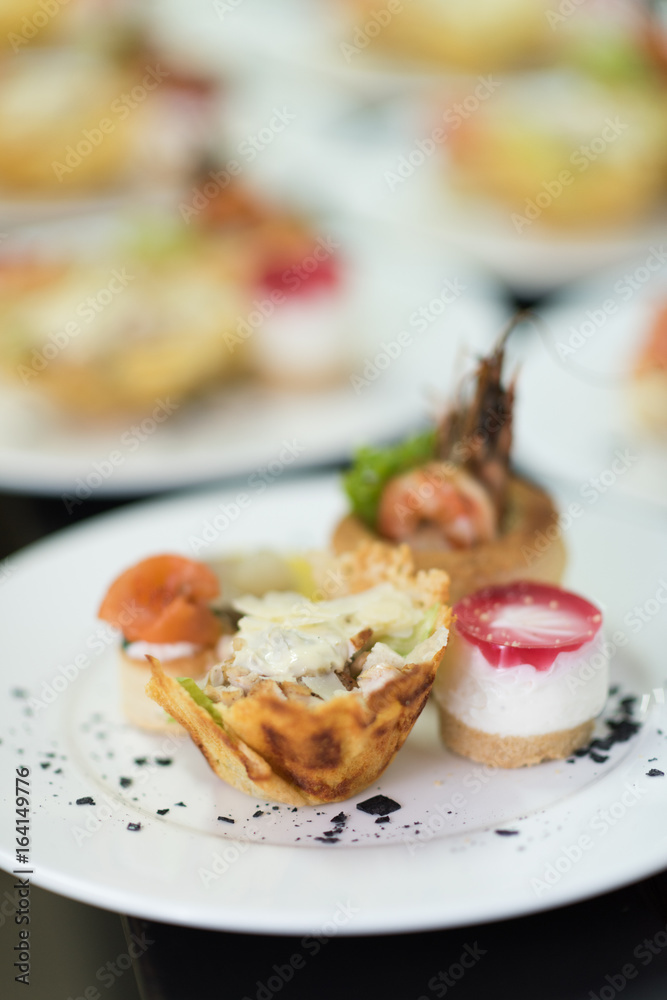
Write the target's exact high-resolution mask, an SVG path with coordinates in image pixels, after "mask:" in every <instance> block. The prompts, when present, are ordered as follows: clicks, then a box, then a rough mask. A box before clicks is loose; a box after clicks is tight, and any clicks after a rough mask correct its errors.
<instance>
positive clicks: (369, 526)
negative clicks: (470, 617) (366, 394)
mask: <svg viewBox="0 0 667 1000" xmlns="http://www.w3.org/2000/svg"><path fill="white" fill-rule="evenodd" d="M508 332H509V331H508ZM506 336H507V334H505V335H503V337H502V338H501V340H500V342H499V344H498V346H497V347H496V349H495V350H494V352H493V353H492V354H491V356H490V357H488V358H486V359H483V360H482V361H481V362H480V364H479V367H478V369H477V371H476V372H475V373H474V376H473V378H472V386H471V385H470V384H467V385H466V384H464V385H463V386H462V388H461V392H460V394H459V400H458V402H457V404H456V406H455V407H454V409H453V410H452V411H451V412H450V413H449V414H448V415H446V416H445V418H444V419H443V420H442V421H441V422H440V424H439V426H437V427H436V428H435V429H433V430H430V431H426V432H425V433H423V434H420V435H418V436H417V437H414V438H411V439H409V440H407V441H404V442H402V443H401V444H398V445H396V446H394V447H388V448H380V449H375V448H362V449H361V450H360V451H359V453H358V454H357V456H356V460H355V462H354V464H353V466H352V468H351V469H350V471H349V472H348V473H347V474H346V476H345V481H344V483H345V491H346V493H347V495H348V497H349V499H350V501H351V503H352V512H351V513H350V514H348V515H347V516H346V517H345V518H343V520H342V521H341V522H340V523H339V524H338V526H337V527H336V529H335V532H334V536H333V548H334V551H335V552H337V553H341V552H348V551H353V550H354V549H355V548H356V547H357V546H358V545H360V544H362V543H364V542H367V541H368V540H370V539H376V540H377V539H383V540H385V541H391V542H395V543H405V544H407V545H409V546H410V549H411V551H412V553H413V557H414V560H415V565H416V566H417V567H418V568H420V569H426V568H430V567H438V568H440V569H444V570H446V571H447V573H448V574H449V576H450V578H451V598H452V600H453V601H457V600H459V599H460V598H461V597H463V596H464V595H466V594H470V593H472V592H473V591H475V590H478V589H480V587H483V586H487V585H489V584H492V583H500V582H507V581H510V580H517V579H521V578H523V577H528V578H530V579H533V580H543V581H546V582H552V583H556V582H558V581H559V580H560V578H561V576H562V573H563V569H564V565H565V548H564V545H563V542H562V538H561V532H560V531H558V530H554V528H556V529H557V517H558V515H557V511H556V508H555V507H554V504H553V502H552V500H551V498H550V497H549V495H548V494H547V493H545V491H544V490H542V489H541V488H540V487H539V486H536V485H535V484H534V483H531V482H528V480H526V479H524V478H522V477H520V476H518V475H516V474H515V473H513V472H512V470H511V467H510V449H511V444H512V412H513V404H514V385H513V384H511V385H510V386H509V387H508V388H504V387H503V385H502V366H503V359H504V353H505V340H506ZM471 389H472V391H470V390H471ZM466 390H468V391H466ZM544 535H546V536H547V537H548V538H551V537H553V541H551V542H550V543H549V544H548V545H546V546H539V547H538V546H537V545H536V543H537V540H538V539H539V538H542V537H543V536H544Z"/></svg>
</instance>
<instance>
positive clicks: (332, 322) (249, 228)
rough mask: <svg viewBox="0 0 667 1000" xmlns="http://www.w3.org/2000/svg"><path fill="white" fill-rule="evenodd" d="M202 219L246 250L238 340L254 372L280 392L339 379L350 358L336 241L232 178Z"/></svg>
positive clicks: (343, 272) (345, 280) (344, 273)
mask: <svg viewBox="0 0 667 1000" xmlns="http://www.w3.org/2000/svg"><path fill="white" fill-rule="evenodd" d="M209 175H210V176H215V172H209ZM201 224H202V225H205V226H210V227H212V228H214V229H216V230H218V231H220V230H222V231H224V232H230V231H232V232H234V233H235V236H236V239H238V240H240V241H241V242H243V243H245V244H246V245H247V246H248V248H249V250H250V256H251V258H252V260H253V262H254V268H255V288H254V292H255V294H254V296H253V302H252V308H251V309H250V310H249V311H248V314H247V316H245V317H242V318H241V320H240V321H239V323H238V324H237V339H238V341H239V343H245V342H247V345H248V351H249V363H250V365H251V367H252V370H253V372H254V373H255V374H256V375H258V376H259V377H260V378H262V379H263V380H264V381H265V382H267V383H268V384H270V385H272V386H277V387H280V388H286V389H299V390H301V389H306V390H317V389H320V388H322V387H323V386H327V385H329V384H332V383H336V382H338V381H340V380H342V379H343V378H344V377H345V376H346V375H347V374H348V373H349V370H350V368H351V365H352V357H351V346H350V345H351V337H350V329H349V328H350V322H351V317H350V315H349V306H348V295H347V293H348V290H349V273H348V269H347V267H346V263H345V260H344V257H343V256H342V254H341V253H340V251H339V241H338V240H336V239H334V238H332V237H330V236H321V235H318V234H317V232H316V231H315V229H314V227H313V226H312V225H311V224H310V223H309V222H308V221H306V220H305V219H303V218H301V217H299V216H298V215H296V214H295V213H293V212H289V211H286V210H285V209H282V208H279V207H276V206H273V205H269V204H268V203H264V202H263V201H262V200H261V199H259V198H258V197H257V196H256V195H255V194H254V193H251V192H250V191H249V189H248V188H246V187H244V186H243V185H242V184H241V183H240V182H238V181H230V182H228V183H227V184H226V185H225V187H224V189H221V190H219V191H218V193H217V194H216V195H215V196H214V197H212V198H210V199H209V200H208V202H207V204H206V206H205V209H204V211H203V213H202V216H201Z"/></svg>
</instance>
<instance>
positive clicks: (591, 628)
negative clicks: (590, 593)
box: [453, 580, 602, 670]
mask: <svg viewBox="0 0 667 1000" xmlns="http://www.w3.org/2000/svg"><path fill="white" fill-rule="evenodd" d="M453 611H454V614H455V616H456V630H457V632H458V634H459V635H460V636H461V637H462V638H464V639H466V640H467V641H468V642H470V643H472V644H473V645H474V646H477V647H478V649H480V650H481V652H482V655H483V656H484V658H485V660H486V661H487V662H488V663H490V664H491V666H492V667H516V666H518V665H519V664H521V663H528V664H530V665H531V666H533V667H535V668H536V669H537V670H548V669H549V667H550V666H551V665H552V663H553V662H554V660H555V659H556V657H557V656H558V654H559V653H564V652H568V653H569V652H574V651H575V650H577V649H580V648H581V647H582V646H584V645H585V644H586V643H589V642H592V640H593V639H594V638H595V636H596V635H597V633H598V632H599V630H600V626H601V624H602V614H601V612H600V609H599V608H596V607H595V605H594V604H591V603H590V601H587V600H585V599H584V598H583V597H579V595H578V594H573V593H572V592H571V591H569V590H561V588H560V587H551V586H548V585H546V584H541V583H532V582H530V581H528V580H520V581H518V582H517V583H509V584H505V585H501V586H497V587H486V588H485V589H484V590H478V591H477V593H476V594H471V595H469V596H468V597H464V598H462V599H461V600H460V601H459V602H458V603H457V604H455V605H454V608H453Z"/></svg>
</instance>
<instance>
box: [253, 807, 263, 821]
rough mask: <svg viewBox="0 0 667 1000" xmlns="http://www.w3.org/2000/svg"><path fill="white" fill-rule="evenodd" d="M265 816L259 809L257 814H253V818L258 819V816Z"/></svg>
mask: <svg viewBox="0 0 667 1000" xmlns="http://www.w3.org/2000/svg"><path fill="white" fill-rule="evenodd" d="M263 815H264V813H263V811H262V810H261V809H258V810H257V812H254V813H253V814H252V818H253V819H257V817H258V816H263Z"/></svg>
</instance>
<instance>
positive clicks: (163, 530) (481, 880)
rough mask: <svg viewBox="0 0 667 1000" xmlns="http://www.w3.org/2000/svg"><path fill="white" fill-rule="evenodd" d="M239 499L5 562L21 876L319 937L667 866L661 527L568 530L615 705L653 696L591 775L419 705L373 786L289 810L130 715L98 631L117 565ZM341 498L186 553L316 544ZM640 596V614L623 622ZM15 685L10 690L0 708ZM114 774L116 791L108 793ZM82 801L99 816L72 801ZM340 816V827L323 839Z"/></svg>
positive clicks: (9, 860) (134, 905) (140, 518)
mask: <svg viewBox="0 0 667 1000" xmlns="http://www.w3.org/2000/svg"><path fill="white" fill-rule="evenodd" d="M236 499H237V497H236V495H235V494H234V493H231V492H226V493H224V492H218V491H206V492H201V493H198V494H195V495H192V496H186V497H181V498H175V499H174V498H172V499H170V500H168V501H164V500H163V501H160V502H157V503H155V502H153V503H151V504H145V505H140V506H137V507H134V508H131V509H127V508H126V509H124V510H123V511H120V512H115V513H114V514H112V515H107V516H104V517H101V518H97V519H95V520H94V521H91V522H89V523H87V524H84V525H80V526H77V527H76V528H74V529H71V530H69V531H67V532H65V533H61V534H60V535H57V536H55V537H53V538H51V539H48V540H46V541H44V542H41V543H40V544H38V545H36V546H34V547H33V548H32V549H30V550H27V551H26V552H25V553H23V554H22V555H19V556H17V557H16V558H15V559H14V560H13V561H12V563H11V564H10V566H9V568H8V575H7V576H6V579H5V582H4V583H3V587H2V590H3V602H2V611H1V612H0V627H1V628H2V635H3V641H4V658H5V659H4V662H5V663H6V664H7V665H11V666H7V667H6V668H5V681H4V690H3V697H2V698H0V727H1V730H2V734H3V742H2V744H1V745H0V760H1V761H2V764H3V769H2V773H3V775H4V780H3V783H2V797H3V800H4V807H3V811H2V817H3V818H2V825H1V830H2V833H1V835H0V860H1V862H2V865H3V867H6V868H8V869H10V870H14V869H15V868H17V867H23V866H22V865H19V866H17V865H16V863H15V851H16V844H15V840H14V809H13V791H14V789H13V784H14V782H13V774H14V769H15V768H16V767H18V766H21V765H27V766H28V767H30V768H31V778H30V780H31V803H32V815H31V833H30V836H31V847H30V853H29V857H30V865H29V868H30V870H31V872H32V874H31V875H30V877H31V879H32V880H33V881H34V882H35V883H36V884H39V885H42V886H45V887H46V888H49V889H52V890H54V891H56V892H59V893H62V894H64V895H68V896H73V897H75V898H78V899H81V900H84V901H86V902H89V903H92V904H96V905H100V906H103V907H107V908H109V909H112V910H119V911H123V912H128V913H135V914H140V915H143V916H147V917H153V918H155V919H158V920H163V921H164V920H167V921H173V922H176V923H180V924H189V925H195V926H200V927H210V928H219V929H227V930H239V931H255V932H268V933H272V932H273V933H294V934H297V933H298V934H301V933H306V934H307V933H313V932H319V933H325V934H328V935H329V936H331V934H332V933H337V932H340V933H345V934H362V933H374V932H389V931H412V930H418V929H427V928H436V927H446V926H453V925H459V924H464V923H467V922H472V921H480V920H489V919H494V918H501V917H509V916H514V915H518V914H521V913H527V912H530V911H536V910H540V909H544V908H548V907H552V906H558V905H562V904H564V903H568V902H571V901H574V900H577V899H581V898H583V897H586V896H590V895H593V894H595V893H599V892H603V891H605V890H608V889H612V888H614V887H616V886H619V885H621V884H623V883H626V882H629V881H631V880H633V879H637V878H640V877H642V876H645V875H648V874H650V873H652V872H654V871H656V870H658V869H659V868H661V867H663V866H664V865H665V864H666V863H667V779H664V778H661V777H647V776H646V774H647V772H648V771H649V769H650V768H652V767H655V768H658V769H660V770H667V768H665V764H666V763H667V736H666V735H665V734H666V733H667V725H665V720H664V716H665V706H664V690H663V688H662V687H661V685H662V683H663V681H664V661H663V655H662V654H663V649H664V630H663V633H662V639H661V632H660V629H661V627H662V620H663V619H664V610H663V608H662V605H659V598H656V597H655V596H654V595H655V594H656V593H657V592H660V593H661V594H662V590H661V586H662V585H661V584H660V583H659V580H660V579H661V574H664V565H665V559H666V557H667V543H666V541H665V538H664V537H663V536H662V535H660V534H658V532H657V531H656V530H653V529H652V528H651V526H650V525H648V524H646V523H644V524H643V525H642V526H638V525H634V524H632V523H628V522H626V521H624V520H623V519H620V518H615V517H613V516H611V515H610V514H609V513H605V512H604V511H603V510H602V509H599V510H596V511H595V512H590V513H589V514H588V515H587V516H586V517H585V518H583V519H580V520H579V521H577V522H575V524H574V526H573V528H572V529H571V531H570V532H569V533H568V537H567V543H568V547H569V548H570V550H571V552H572V553H573V559H572V564H571V570H570V582H571V584H572V585H575V586H576V587H577V588H578V589H579V590H581V591H582V592H584V593H585V594H588V595H590V596H592V597H594V598H595V599H597V600H598V601H599V602H601V604H602V606H603V607H604V609H605V613H606V616H607V622H608V628H609V631H610V632H611V633H614V632H618V631H623V632H624V633H625V634H626V635H627V636H628V638H629V642H628V644H627V645H626V646H625V647H624V648H622V649H620V650H619V652H618V653H617V654H616V655H615V656H614V658H613V664H612V666H613V674H614V681H615V683H619V684H621V685H622V692H621V693H620V694H618V695H616V696H615V699H614V704H615V703H616V701H617V700H618V699H619V698H620V697H622V696H623V694H630V693H632V694H636V695H638V696H639V698H640V699H642V698H643V700H644V702H645V705H646V706H648V708H647V711H646V712H645V713H644V716H643V717H644V719H645V721H644V725H643V728H642V730H641V731H640V733H639V735H637V736H635V737H633V738H632V739H631V740H629V741H628V742H626V743H621V744H617V745H616V746H615V747H613V748H612V750H611V751H610V754H609V758H608V760H607V761H606V762H605V763H601V764H600V763H598V764H596V763H594V762H593V761H592V760H591V759H589V758H579V759H577V760H576V762H575V763H573V764H568V763H565V762H555V763H550V764H544V765H540V766H539V767H534V768H529V769H525V770H521V771H497V772H492V771H490V770H486V769H484V768H480V767H479V766H477V765H474V764H471V763H470V762H468V761H465V760H463V759H462V758H456V757H454V756H453V755H452V754H450V753H448V752H447V751H445V750H444V749H443V748H442V746H441V745H440V743H439V741H438V739H437V734H436V727H435V720H434V718H433V714H432V712H431V710H430V709H428V710H427V711H426V712H425V713H424V715H423V716H422V718H421V719H420V720H419V723H418V725H417V727H416V729H415V730H414V732H413V733H412V734H411V736H410V737H409V739H408V741H407V743H406V746H405V747H404V748H403V750H402V751H401V753H400V754H399V755H398V757H397V759H396V760H395V761H394V763H393V764H392V765H391V766H390V767H389V769H388V770H387V771H386V773H385V774H384V775H383V776H382V778H381V780H380V781H379V782H378V783H377V784H376V785H374V786H373V787H371V788H369V789H368V790H367V791H366V792H365V793H363V794H361V795H359V796H357V797H356V798H355V799H352V800H350V801H347V802H344V803H338V804H336V805H330V806H322V807H304V808H301V809H299V810H298V811H297V812H296V813H294V812H293V811H291V810H290V809H289V808H288V807H285V806H281V807H279V808H277V809H274V808H273V807H272V805H271V804H270V803H264V802H261V801H256V800H254V799H251V798H248V797H246V796H244V795H243V794H242V793H240V792H237V791H235V790H234V789H231V788H228V787H227V786H226V785H224V784H223V783H222V782H220V781H219V780H218V779H217V778H216V777H215V776H214V775H213V774H212V772H211V771H210V770H209V769H208V767H207V765H206V763H205V762H204V760H203V759H202V757H201V756H200V754H199V752H198V751H197V750H196V749H195V747H194V746H193V745H192V744H191V743H189V742H188V741H187V740H185V739H184V740H183V741H180V740H176V739H174V738H172V737H159V736H148V735H145V734H142V733H139V732H137V731H134V730H133V729H132V728H131V727H129V726H127V725H125V724H124V723H123V721H122V719H121V717H120V715H119V710H118V705H117V693H116V690H115V665H114V655H113V654H114V651H113V646H112V643H113V640H112V639H111V636H110V633H109V631H107V630H105V629H104V628H101V626H100V625H99V623H96V621H95V611H96V608H97V605H98V602H99V600H100V597H101V595H102V594H103V592H104V591H105V589H106V587H107V585H108V583H109V581H110V580H111V579H112V578H113V577H114V576H115V575H116V574H117V573H118V571H119V570H120V569H121V568H123V567H125V566H127V565H128V564H130V563H132V562H134V561H136V560H138V559H139V558H141V557H143V556H146V555H148V554H150V553H155V552H156V551H160V550H165V549H171V550H176V551H182V552H184V553H190V552H191V551H192V544H193V542H192V540H193V538H195V536H196V537H201V534H202V531H203V529H204V525H205V524H206V522H209V521H211V520H212V519H213V518H214V517H215V516H216V515H218V514H219V513H220V512H221V505H226V509H227V511H228V512H230V511H233V507H231V506H230V505H233V504H234V503H236ZM344 507H345V503H344V501H343V499H342V496H341V493H340V490H339V486H338V483H337V481H336V479H334V478H331V477H326V478H321V477H315V478H303V479H301V480H297V481H292V482H289V483H284V484H282V483H279V484H275V485H274V486H273V487H272V488H271V489H269V490H267V491H266V492H265V493H263V494H261V495H260V494H259V493H258V494H257V495H256V496H253V497H252V501H251V503H250V505H249V506H248V507H247V508H246V509H245V510H244V511H243V512H242V513H241V514H240V515H239V516H238V517H236V518H235V519H234V518H232V520H231V521H230V524H229V526H228V528H227V529H226V530H222V531H220V532H218V535H217V537H216V538H215V539H214V540H213V542H212V544H211V545H210V548H209V549H205V550H200V552H199V554H200V555H201V556H206V555H208V554H210V555H213V553H219V552H225V551H233V550H239V549H245V550H248V549H251V548H253V547H255V546H261V545H270V546H273V547H282V548H283V549H285V548H293V547H300V546H309V545H314V544H315V545H317V544H323V543H325V542H326V541H327V539H328V537H329V534H330V532H331V529H332V527H333V525H334V523H335V522H336V520H337V518H338V517H339V516H340V514H341V513H342V511H343V510H344ZM610 538H613V542H614V544H613V547H611V550H612V555H611V556H610ZM610 559H612V560H613V567H612V569H611V571H610V568H609V564H610ZM663 589H664V588H663ZM663 596H667V594H663ZM647 601H649V602H650V601H652V602H653V603H650V604H646V602H647ZM636 604H642V605H645V608H646V610H645V612H644V614H645V615H647V616H648V619H647V623H646V624H645V625H643V626H641V627H640V629H639V630H637V631H635V629H636V626H635V625H634V624H633V623H634V621H635V617H634V616H635V612H634V611H633V608H634V606H635V605H636ZM654 604H655V606H656V607H658V608H659V610H660V612H661V614H655V608H654ZM628 616H630V617H628ZM97 630H100V631H99V632H98V631H97ZM77 656H78V657H79V659H78V661H77V660H76V659H75V658H76V657H77ZM16 687H18V688H22V689H24V690H25V692H27V694H26V696H24V697H23V698H21V697H16V695H14V696H10V691H11V689H13V688H16ZM644 696H646V697H645V698H644ZM30 699H36V700H35V702H34V703H33V705H32V711H33V714H32V715H30V708H31V705H30ZM38 702H40V703H42V702H43V703H44V705H43V707H42V705H41V704H38ZM47 702H49V703H48V704H47ZM649 703H650V704H649ZM606 714H607V715H608V712H607V713H606ZM659 730H661V731H662V732H661V733H660V732H659ZM137 758H138V759H139V761H142V759H143V760H144V762H143V763H136V759H137ZM165 760H170V761H171V763H169V764H165V763H164V761H165ZM159 761H163V763H159ZM649 761H652V763H649ZM122 777H125V778H130V779H132V784H131V785H129V786H127V787H125V788H123V787H121V784H120V779H121V778H122ZM378 792H381V793H382V794H385V795H387V796H389V797H390V798H392V799H394V800H395V801H396V802H398V803H399V804H400V805H401V809H400V810H398V811H395V812H393V813H392V814H391V817H390V821H389V822H387V823H382V824H377V823H376V822H375V819H374V817H373V816H369V815H367V814H365V813H363V812H361V811H359V810H358V809H357V808H356V806H357V803H358V802H360V801H363V800H365V799H367V798H368V797H370V796H372V795H375V794H376V793H378ZM85 797H91V798H92V799H93V802H94V805H90V804H89V805H86V804H81V805H78V804H76V800H77V799H79V798H85ZM179 803H184V805H183V804H180V805H179ZM158 809H168V810H169V811H168V812H167V813H165V814H164V815H162V816H160V815H158V813H157V810H158ZM258 810H259V811H261V812H262V813H263V815H261V816H254V815H253V814H254V813H255V812H257V811H258ZM340 813H344V814H345V815H346V816H347V817H348V818H347V820H346V824H345V827H344V829H343V830H342V831H341V832H340V834H339V835H338V836H337V837H329V838H326V837H325V836H324V835H325V834H326V832H327V831H331V830H333V829H335V828H336V826H337V824H336V822H335V817H336V816H338V815H339V814H340ZM219 816H226V817H231V818H234V819H235V823H234V824H233V825H231V824H229V823H226V822H224V821H222V820H219V819H218V818H217V817H219ZM605 817H606V818H605ZM129 823H138V824H141V828H140V829H139V830H130V829H128V824H129ZM497 830H512V831H516V833H515V834H513V835H499V834H497V833H496V832H494V831H497ZM417 831H420V832H419V833H418V832H417ZM318 837H321V838H323V839H324V840H329V841H333V840H337V842H329V843H324V842H323V840H318V839H317V838H318ZM581 837H587V838H588V840H587V841H586V844H587V845H589V846H587V847H586V849H585V850H584V849H583V848H582V847H581V846H580V844H581V841H580V838H581ZM297 838H300V839H299V840H298V839H297ZM577 850H578V851H579V855H577ZM535 880H537V881H535Z"/></svg>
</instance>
